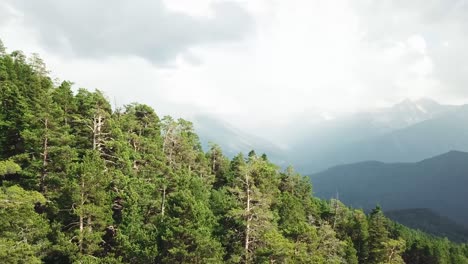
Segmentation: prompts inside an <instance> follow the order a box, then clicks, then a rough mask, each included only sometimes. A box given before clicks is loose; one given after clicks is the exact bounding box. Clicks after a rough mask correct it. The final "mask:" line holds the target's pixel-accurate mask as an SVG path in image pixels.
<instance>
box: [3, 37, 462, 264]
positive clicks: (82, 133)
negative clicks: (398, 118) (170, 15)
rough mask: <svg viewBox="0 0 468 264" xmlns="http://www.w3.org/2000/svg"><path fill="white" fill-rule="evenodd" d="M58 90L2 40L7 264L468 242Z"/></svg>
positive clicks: (403, 258) (440, 249)
mask: <svg viewBox="0 0 468 264" xmlns="http://www.w3.org/2000/svg"><path fill="white" fill-rule="evenodd" d="M72 85H73V84H72V83H71V82H62V83H61V84H60V85H59V86H58V87H55V86H54V84H53V83H52V82H51V80H50V78H49V77H48V73H47V69H46V68H45V64H44V62H43V61H42V60H41V59H40V58H39V57H38V56H37V55H34V56H33V57H32V58H30V59H27V58H26V56H24V54H23V53H22V52H20V51H15V52H12V53H10V54H7V53H6V51H5V50H4V49H2V45H1V44H0V89H1V93H0V104H1V107H0V158H1V159H2V160H4V161H0V184H1V186H0V260H1V262H2V263H327V264H328V263H350V264H354V263H369V264H377V263H404V262H406V263H416V264H418V263H425V264H431V263H467V262H468V246H467V245H463V244H454V243H452V242H450V241H448V240H443V239H438V238H435V237H431V236H428V235H426V234H424V233H421V232H419V231H414V230H411V229H408V228H405V227H403V226H401V225H398V224H395V223H393V222H391V221H389V220H388V219H387V218H386V217H385V216H384V215H383V213H382V211H381V210H380V208H376V209H375V210H374V211H373V212H372V213H371V214H370V215H369V216H366V215H365V214H364V212H363V211H362V210H355V209H350V208H348V207H346V206H345V205H344V204H342V203H341V202H340V201H338V200H336V199H332V200H331V201H324V200H320V199H317V198H314V197H313V196H312V186H311V184H310V182H309V180H308V179H307V178H305V177H302V176H301V175H299V174H298V173H296V172H295V171H294V169H293V168H292V167H289V168H287V169H286V170H285V171H280V168H279V167H278V166H276V165H274V164H273V163H271V162H270V161H269V160H268V158H267V156H266V155H265V154H263V155H261V156H257V154H256V153H255V151H251V152H249V153H248V155H246V156H244V155H243V154H239V155H237V156H236V157H234V158H233V159H232V160H229V159H228V158H227V157H226V156H224V155H223V152H222V150H221V148H220V147H219V146H217V145H215V144H212V145H211V147H210V149H209V151H207V152H206V153H205V152H203V150H202V148H201V145H200V142H199V139H198V136H197V135H196V133H195V132H194V128H193V124H192V123H191V122H189V121H187V120H183V119H177V120H175V119H173V118H172V117H169V116H166V117H164V118H162V119H159V117H158V115H157V114H156V112H155V111H154V110H153V109H152V108H151V107H149V106H147V105H141V104H137V103H134V104H130V105H127V106H125V107H123V108H122V109H115V110H112V108H111V106H110V103H109V102H108V100H107V99H106V97H105V96H104V95H103V94H102V93H101V92H100V91H94V92H90V91H88V90H86V89H79V90H78V91H77V92H76V93H74V89H73V87H72Z"/></svg>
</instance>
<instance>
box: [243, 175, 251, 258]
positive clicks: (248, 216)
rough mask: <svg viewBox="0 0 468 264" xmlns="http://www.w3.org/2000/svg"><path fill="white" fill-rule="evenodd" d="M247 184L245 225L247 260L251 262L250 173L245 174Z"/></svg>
mask: <svg viewBox="0 0 468 264" xmlns="http://www.w3.org/2000/svg"><path fill="white" fill-rule="evenodd" d="M245 186H246V193H247V201H246V210H245V215H246V227H245V245H244V246H245V262H246V263H249V245H250V221H251V220H252V217H251V215H250V183H249V175H248V173H246V174H245Z"/></svg>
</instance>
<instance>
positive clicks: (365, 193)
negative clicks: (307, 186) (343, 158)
mask: <svg viewBox="0 0 468 264" xmlns="http://www.w3.org/2000/svg"><path fill="white" fill-rule="evenodd" d="M310 178H311V180H312V183H313V186H314V193H315V195H317V196H318V197H321V198H326V199H329V198H332V197H336V196H338V197H339V199H340V200H341V201H343V202H344V203H345V204H347V205H350V206H353V207H356V208H363V209H365V210H368V209H371V208H373V207H375V206H376V205H377V204H380V205H381V206H382V207H383V208H384V209H385V210H402V209H412V208H428V209H430V210H432V211H434V212H435V213H437V214H440V215H443V216H446V217H448V218H450V219H452V220H455V221H456V222H458V223H459V224H461V225H463V226H465V227H468V203H466V201H468V192H467V190H466V186H468V153H466V152H460V151H450V152H447V153H445V154H442V155H439V156H435V157H432V158H429V159H425V160H422V161H419V162H415V163H383V162H377V161H367V162H360V163H355V164H348V165H340V166H336V167H333V168H330V169H328V170H325V171H323V172H320V173H316V174H313V175H311V176H310Z"/></svg>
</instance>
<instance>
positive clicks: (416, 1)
mask: <svg viewBox="0 0 468 264" xmlns="http://www.w3.org/2000/svg"><path fill="white" fill-rule="evenodd" d="M467 14H468V1H464V0H463V1H462V0H459V1H456V0H453V1H446V0H413V1H406V0H394V1H390V0H379V1H372V0H334V1H329V0H287V1H284V0H232V1H223V0H132V1H129V0H100V1H94V0H70V1H60V0H43V1H27V0H2V1H1V2H0V39H2V40H3V42H4V44H5V46H6V47H7V48H10V49H20V50H23V51H24V52H25V53H26V54H31V53H39V54H40V56H41V57H42V58H43V59H44V61H45V62H46V65H47V67H48V69H49V70H50V71H51V75H52V76H53V77H54V78H58V79H60V80H70V81H73V82H74V83H75V88H78V87H85V88H89V89H95V88H97V89H100V90H102V91H104V92H105V93H106V94H107V95H108V97H109V100H110V101H111V102H113V104H115V105H122V104H127V103H131V102H136V101H137V102H141V103H146V104H148V105H151V106H152V107H154V108H155V109H156V111H157V112H158V113H159V114H160V115H166V114H170V115H173V116H176V117H185V118H188V119H190V118H191V117H193V116H196V115H206V114H208V115H212V116H216V117H219V118H222V119H223V120H226V121H227V122H229V123H231V124H233V125H234V126H236V127H238V128H240V129H242V130H245V131H248V132H250V133H252V134H257V135H259V134H270V135H271V136H270V137H271V138H274V137H275V133H276V134H281V133H283V132H284V130H286V129H292V127H293V126H294V124H297V123H299V122H303V121H304V120H315V119H323V118H332V117H333V116H334V115H335V114H337V113H349V112H356V111H363V110H366V109H371V108H375V107H382V106H388V105H391V104H394V103H396V102H398V101H401V100H403V99H405V98H412V99H415V98H420V97H430V98H433V99H435V100H437V101H439V102H443V103H453V104H461V103H466V102H468V89H467V88H466V83H468V64H467V63H466V62H467V61H468V50H467V49H466V47H468V15H467ZM10 49H9V51H11V50H10ZM273 131H276V132H273Z"/></svg>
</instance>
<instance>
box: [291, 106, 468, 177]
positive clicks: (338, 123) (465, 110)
mask: <svg viewBox="0 0 468 264" xmlns="http://www.w3.org/2000/svg"><path fill="white" fill-rule="evenodd" d="M301 140H302V141H300V142H298V143H296V146H295V147H294V152H293V153H294V154H292V155H293V158H292V159H293V161H294V162H296V164H298V167H299V169H300V170H301V171H303V172H305V173H314V172H318V171H321V170H324V169H326V168H329V167H331V166H335V165H339V164H346V163H354V162H360V161H365V160H380V161H384V162H415V161H418V160H421V159H424V158H428V157H431V156H434V155H438V154H440V153H444V152H447V151H450V150H453V149H458V150H462V151H468V105H462V106H451V105H441V104H438V103H437V102H435V101H433V100H430V99H421V100H416V101H410V100H404V101H402V102H401V103H398V104H396V105H394V106H393V107H391V108H385V109H380V110H376V111H371V112H366V113H358V114H355V115H352V116H349V117H347V118H345V119H339V120H334V121H332V122H331V123H329V124H325V125H323V126H319V127H317V128H316V131H311V132H310V134H309V136H308V137H304V138H303V139H301Z"/></svg>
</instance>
